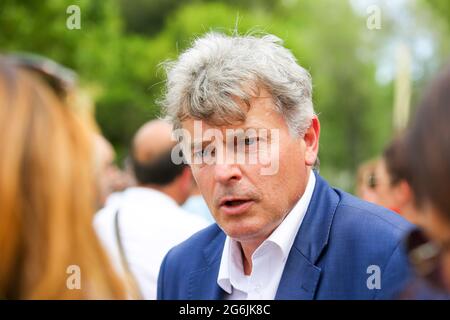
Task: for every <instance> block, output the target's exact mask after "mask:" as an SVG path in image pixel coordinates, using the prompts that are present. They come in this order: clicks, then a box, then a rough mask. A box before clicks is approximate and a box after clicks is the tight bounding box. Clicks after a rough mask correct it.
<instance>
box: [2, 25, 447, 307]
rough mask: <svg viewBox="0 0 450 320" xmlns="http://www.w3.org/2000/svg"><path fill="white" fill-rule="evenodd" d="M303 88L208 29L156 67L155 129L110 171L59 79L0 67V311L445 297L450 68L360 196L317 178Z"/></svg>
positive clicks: (290, 60) (7, 63)
mask: <svg viewBox="0 0 450 320" xmlns="http://www.w3.org/2000/svg"><path fill="white" fill-rule="evenodd" d="M312 86H313V85H312V78H311V76H310V74H309V73H308V71H306V70H305V69H304V68H303V67H302V66H300V64H299V63H298V62H297V60H296V59H295V57H294V56H293V55H292V53H291V52H290V51H289V50H288V49H286V48H285V47H284V46H283V45H282V41H281V40H280V39H278V38H277V37H275V36H272V35H266V36H262V37H256V36H251V35H248V36H240V35H233V36H226V35H223V34H217V33H209V34H207V35H205V36H203V37H201V38H199V39H197V40H196V41H195V42H194V44H193V45H192V47H191V48H189V49H187V50H186V51H185V52H183V53H182V54H181V55H180V56H179V58H178V59H177V60H176V61H173V62H171V63H170V64H168V66H167V83H166V91H165V94H164V99H163V100H162V110H163V112H164V115H165V118H164V119H156V120H150V119H148V120H149V121H148V122H147V123H145V124H144V125H143V126H142V127H141V128H139V129H138V130H137V132H136V133H135V135H134V138H133V140H132V141H130V152H129V155H128V157H127V159H126V165H125V168H124V169H123V170H120V169H119V168H118V167H117V165H116V164H115V153H114V148H113V146H112V145H111V143H110V142H108V141H107V140H106V139H105V138H104V137H103V136H102V134H101V132H100V130H99V129H98V128H97V126H96V125H95V121H93V120H92V119H87V118H86V117H85V116H83V114H80V113H77V112H75V110H76V109H77V108H76V106H75V104H78V103H80V99H77V98H76V97H77V95H80V88H78V86H77V82H76V76H75V74H74V72H73V71H71V70H69V69H67V68H65V67H63V66H61V65H59V64H57V63H56V62H54V61H52V60H49V59H47V58H44V57H39V56H36V55H3V56H0V151H1V152H0V153H1V157H0V254H1V259H0V299H157V298H158V299H269V300H271V299H448V298H449V297H450V296H449V294H450V197H449V196H448V188H449V187H450V185H449V183H450V182H449V181H450V127H449V126H448V125H447V123H446V122H447V120H448V119H450V67H447V68H445V69H444V70H443V71H442V72H441V73H440V74H439V75H437V76H436V78H435V79H434V80H433V81H432V82H431V83H430V85H429V87H428V89H427V91H426V92H425V94H424V96H423V98H422V100H421V101H420V104H419V105H418V107H417V112H416V114H415V116H414V118H413V120H412V121H411V124H410V126H409V127H408V128H407V130H406V131H405V132H403V133H402V134H401V135H399V136H396V137H395V138H394V139H392V141H391V142H389V143H388V145H387V148H386V149H385V150H384V152H383V154H382V155H381V156H380V157H379V158H377V159H375V160H371V161H369V162H367V163H365V164H364V165H363V166H361V168H360V170H359V172H358V181H357V188H356V194H357V196H358V197H354V196H352V195H350V194H348V193H346V192H343V191H341V190H339V189H336V188H333V187H331V186H330V185H329V184H328V183H327V181H326V180H325V179H324V178H322V177H321V176H320V174H319V172H318V170H317V167H318V165H319V161H318V151H319V141H320V130H321V127H320V121H319V118H318V116H317V115H316V114H315V112H314V107H313V103H312ZM198 126H200V127H202V128H203V129H206V130H211V131H210V132H213V133H214V134H213V135H208V134H206V135H200V136H198V135H196V130H197V128H198ZM174 130H175V131H176V130H181V131H182V132H183V134H184V138H185V139H184V140H183V141H178V140H177V139H174V135H173V132H174ZM324 130H327V128H324ZM261 131H264V132H270V134H269V135H267V134H266V135H263V134H261ZM186 135H188V136H191V137H194V139H193V140H190V139H186ZM230 135H231V138H232V139H231V148H232V149H233V150H235V149H234V148H236V150H238V151H236V152H232V154H231V155H230V154H229V153H227V154H226V155H225V156H224V158H223V159H219V158H220V157H219V155H220V154H221V152H220V151H221V150H222V147H224V149H226V150H228V149H229V148H230V141H229V139H228V138H229V137H230ZM224 137H225V138H227V141H224V139H223V138H224ZM198 138H200V139H198ZM186 141H188V142H189V143H185V142H186ZM191 142H192V144H191ZM180 144H181V145H182V153H183V155H184V157H185V158H186V156H187V155H189V157H188V158H189V159H191V161H183V162H182V163H176V161H174V150H175V149H176V147H177V146H179V145H180ZM240 147H242V148H241V149H240ZM239 150H240V151H239ZM239 152H241V153H242V154H243V155H247V156H248V155H251V154H257V155H258V157H259V158H258V159H259V160H260V161H258V162H256V163H248V162H239V161H236V159H235V157H234V156H235V155H236V154H235V153H239ZM275 158H276V163H277V165H278V167H277V170H276V171H275V172H273V173H271V174H264V173H261V172H264V170H263V169H264V168H265V167H267V164H268V163H269V162H270V163H273V162H274V161H275ZM197 160H199V161H197ZM211 160H212V161H211ZM263 160H265V161H263ZM74 265H75V266H77V267H79V270H80V271H81V282H80V286H78V287H76V288H73V287H72V286H69V285H68V282H67V281H68V277H69V274H68V271H67V270H68V267H70V266H74ZM377 268H378V269H377ZM369 270H375V271H376V272H375V274H371V273H370V272H369ZM377 270H378V271H377ZM377 272H379V274H378V276H379V278H377ZM371 277H372V278H371ZM377 279H378V280H377Z"/></svg>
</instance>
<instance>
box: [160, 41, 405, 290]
mask: <svg viewBox="0 0 450 320" xmlns="http://www.w3.org/2000/svg"><path fill="white" fill-rule="evenodd" d="M163 107H164V109H165V111H166V114H167V117H168V118H169V119H170V120H171V121H172V123H173V125H174V129H175V135H176V136H177V138H178V139H179V146H180V148H181V150H182V153H183V156H184V159H185V160H186V161H187V162H188V163H189V164H190V166H191V169H192V173H193V175H194V177H195V179H196V181H197V185H198V187H199V189H200V191H201V193H202V195H203V197H204V198H205V200H206V202H207V204H208V207H209V209H210V211H211V213H212V214H213V216H214V219H215V221H216V224H213V225H212V226H210V227H208V228H206V229H204V230H202V231H200V232H199V233H197V234H195V235H194V236H192V237H191V238H190V239H188V240H186V241H185V242H183V243H181V244H180V245H178V246H176V247H174V248H173V249H172V250H171V251H169V253H168V254H167V255H166V257H165V259H164V261H163V263H162V265H161V269H160V273H159V279H158V298H159V299H376V298H378V299H386V298H390V297H392V295H393V294H394V293H395V292H396V291H397V290H398V289H399V288H401V287H402V285H403V284H404V282H405V281H406V280H407V277H408V274H409V268H408V265H407V262H406V257H405V255H404V253H403V250H402V249H403V248H402V246H401V239H402V236H403V235H404V234H405V232H407V231H408V229H409V228H410V225H409V224H408V223H407V222H406V221H405V220H403V219H402V218H401V217H400V216H398V215H396V214H395V213H393V212H390V211H389V210H386V209H383V208H381V207H378V206H375V205H372V204H369V203H366V202H363V201H362V200H359V199H357V198H354V197H352V196H351V195H349V194H347V193H345V192H343V191H340V190H337V189H333V188H331V187H330V186H329V185H328V184H327V182H326V181H325V180H324V179H323V178H321V177H320V175H319V174H318V173H317V172H316V171H315V170H314V165H315V163H316V161H317V154H318V150H319V133H320V123H319V119H318V118H317V116H316V115H315V113H314V109H313V104H312V83H311V77H310V75H309V73H308V72H307V71H306V70H305V69H304V68H302V67H301V66H300V65H299V64H298V63H297V61H296V59H295V57H294V56H293V55H292V53H291V52H290V51H289V50H288V49H286V48H284V47H283V46H282V45H281V41H280V39H278V38H277V37H275V36H272V35H266V36H262V37H256V36H239V35H233V36H226V35H223V34H217V33H209V34H207V35H206V36H204V37H202V38H200V39H197V40H196V41H195V43H194V44H193V46H192V47H191V48H189V49H188V50H186V51H185V52H184V53H183V54H182V55H181V56H180V57H179V59H178V60H177V61H175V62H172V63H169V64H168V65H167V91H166V94H165V97H164V100H163ZM177 154H179V153H178V152H173V153H172V156H173V157H172V160H173V161H179V159H178V158H177V157H176V155H177ZM274 163H275V164H276V165H275V166H274V165H273V164H274ZM268 167H270V170H267V169H268Z"/></svg>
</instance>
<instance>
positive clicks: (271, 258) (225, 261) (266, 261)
mask: <svg viewBox="0 0 450 320" xmlns="http://www.w3.org/2000/svg"><path fill="white" fill-rule="evenodd" d="M315 184H316V177H315V176H314V172H312V171H311V172H310V174H309V179H308V184H307V186H306V189H305V192H304V194H303V196H302V197H301V198H300V200H299V201H298V202H297V204H296V205H295V206H294V207H293V208H292V210H291V211H290V213H289V214H288V215H287V216H286V218H285V219H284V220H283V222H282V223H281V224H280V225H279V226H278V227H277V228H276V229H275V230H274V231H273V232H272V234H271V235H270V236H269V237H268V238H267V239H266V240H265V241H264V242H263V243H262V244H261V245H260V246H259V247H258V248H257V249H256V250H255V252H254V253H253V255H252V272H251V274H250V275H249V276H246V275H245V274H244V268H243V262H242V259H243V257H242V255H243V253H242V250H241V246H240V244H239V243H238V241H236V240H233V239H231V238H230V237H228V236H227V238H226V240H225V244H224V249H223V252H222V260H221V262H220V269H219V275H218V277H217V284H218V285H219V286H220V287H221V288H222V289H223V290H224V291H225V292H227V293H228V295H227V296H226V299H230V300H245V299H247V300H273V299H274V298H275V295H276V292H277V290H278V285H279V283H280V280H281V275H282V274H283V270H284V266H285V264H286V261H287V258H288V256H289V252H290V251H291V248H292V245H293V243H294V240H295V237H296V235H297V233H298V230H299V228H300V225H301V224H302V221H303V218H304V217H305V214H306V210H307V209H308V206H309V203H310V201H311V197H312V194H313V191H314V186H315Z"/></svg>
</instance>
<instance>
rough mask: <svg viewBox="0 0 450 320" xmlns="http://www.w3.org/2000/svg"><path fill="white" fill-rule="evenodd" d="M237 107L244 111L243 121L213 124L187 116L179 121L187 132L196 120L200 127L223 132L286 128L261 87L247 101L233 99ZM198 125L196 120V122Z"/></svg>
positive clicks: (192, 128)
mask: <svg viewBox="0 0 450 320" xmlns="http://www.w3.org/2000/svg"><path fill="white" fill-rule="evenodd" d="M234 100H235V102H236V103H237V104H238V105H239V107H240V108H241V109H242V110H243V111H244V112H245V114H246V117H245V120H244V121H240V122H236V123H233V124H214V123H211V121H208V120H207V119H205V120H196V119H193V118H187V119H186V120H184V121H182V122H181V125H182V127H183V129H186V130H187V131H189V132H191V133H192V132H194V127H195V126H194V125H195V123H196V121H199V122H200V123H201V125H202V129H203V130H205V129H219V130H221V131H222V132H223V133H224V134H225V132H226V130H227V129H232V130H237V129H243V130H247V129H278V130H286V131H287V130H288V126H287V123H286V121H285V119H284V117H283V116H282V114H280V112H279V111H278V110H277V107H276V105H275V103H274V102H273V99H272V96H271V94H270V93H269V92H268V91H267V90H265V89H261V90H260V91H259V93H258V96H256V97H252V98H250V99H249V100H248V102H247V103H245V102H244V101H242V100H241V99H238V98H236V99H234ZM197 125H198V122H197Z"/></svg>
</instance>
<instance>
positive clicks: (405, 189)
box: [394, 180, 413, 208]
mask: <svg viewBox="0 0 450 320" xmlns="http://www.w3.org/2000/svg"><path fill="white" fill-rule="evenodd" d="M394 197H395V198H396V202H397V203H398V204H399V205H398V206H399V207H400V208H401V207H403V206H405V205H408V204H410V203H412V201H413V194H412V190H411V187H410V186H409V184H408V183H407V182H406V181H405V180H401V181H400V182H398V184H397V186H396V187H395V188H394Z"/></svg>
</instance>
